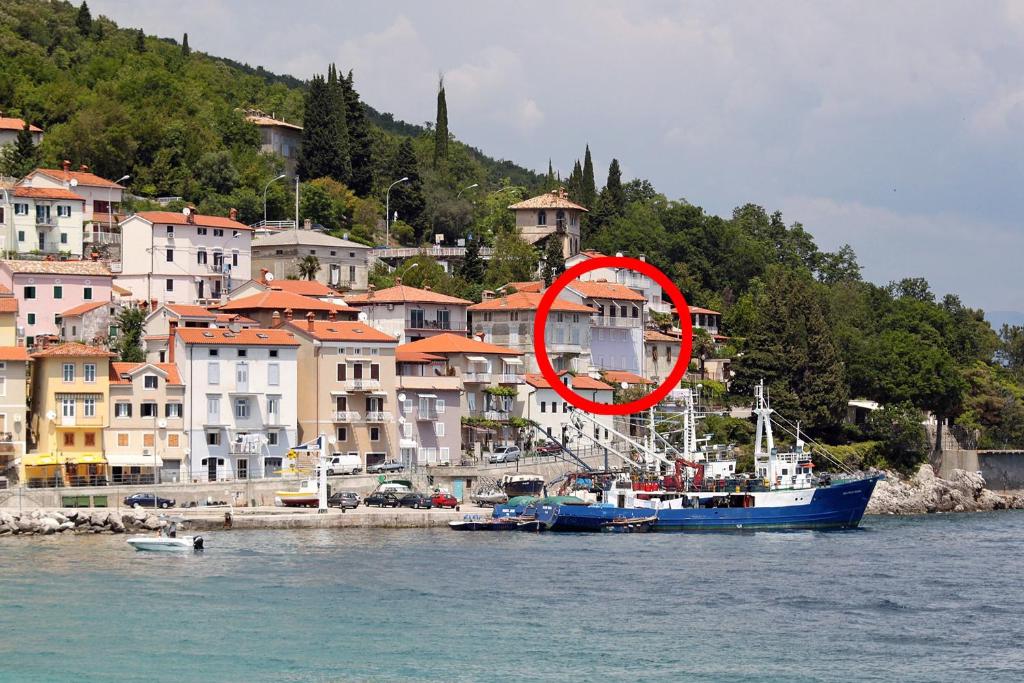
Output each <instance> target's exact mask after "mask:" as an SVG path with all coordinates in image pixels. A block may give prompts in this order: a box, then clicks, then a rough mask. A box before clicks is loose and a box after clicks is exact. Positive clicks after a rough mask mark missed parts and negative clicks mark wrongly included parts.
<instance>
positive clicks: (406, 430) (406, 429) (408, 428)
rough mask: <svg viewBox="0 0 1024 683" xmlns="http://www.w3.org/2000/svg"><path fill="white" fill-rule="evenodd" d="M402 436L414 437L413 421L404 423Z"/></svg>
mask: <svg viewBox="0 0 1024 683" xmlns="http://www.w3.org/2000/svg"><path fill="white" fill-rule="evenodd" d="M402 436H403V437H404V438H406V439H411V438H412V422H406V423H405V424H403V425H402Z"/></svg>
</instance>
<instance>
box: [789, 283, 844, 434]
mask: <svg viewBox="0 0 1024 683" xmlns="http://www.w3.org/2000/svg"><path fill="white" fill-rule="evenodd" d="M807 293H808V301H807V304H806V312H805V315H804V326H805V328H806V330H807V334H806V339H807V364H806V366H805V367H804V369H803V373H801V375H800V376H798V377H797V378H796V379H797V385H796V386H795V387H794V389H795V390H796V391H797V393H798V395H799V397H800V407H801V413H802V419H803V420H805V422H806V424H807V425H808V427H810V428H812V429H813V428H817V429H819V430H820V429H835V428H837V427H838V426H839V425H840V424H841V423H842V420H843V417H844V415H845V413H846V402H847V400H848V398H849V393H848V392H849V389H848V387H847V383H846V373H845V368H844V367H843V361H842V359H841V357H840V354H839V347H838V344H837V342H836V338H835V333H834V332H833V331H832V328H831V327H830V326H829V324H828V321H827V319H826V317H825V313H824V310H823V306H822V304H821V302H820V301H819V300H818V298H817V297H816V296H815V295H814V292H813V290H812V289H811V288H810V287H808V288H807Z"/></svg>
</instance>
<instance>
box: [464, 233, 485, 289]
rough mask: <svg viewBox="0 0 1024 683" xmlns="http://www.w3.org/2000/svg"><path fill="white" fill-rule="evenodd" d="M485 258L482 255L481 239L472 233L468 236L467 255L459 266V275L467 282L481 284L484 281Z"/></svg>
mask: <svg viewBox="0 0 1024 683" xmlns="http://www.w3.org/2000/svg"><path fill="white" fill-rule="evenodd" d="M484 270H485V266H484V260H483V259H482V258H481V257H480V240H479V239H476V238H474V237H473V236H472V235H469V236H468V237H466V255H465V257H463V259H462V264H461V265H460V266H459V276H460V277H462V279H464V280H466V281H467V282H472V283H474V284H481V283H482V282H483V281H484Z"/></svg>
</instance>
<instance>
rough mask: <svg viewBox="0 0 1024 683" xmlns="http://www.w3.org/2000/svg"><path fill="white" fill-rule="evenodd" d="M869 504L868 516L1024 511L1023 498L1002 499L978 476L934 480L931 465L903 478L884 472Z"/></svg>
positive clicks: (961, 474)
mask: <svg viewBox="0 0 1024 683" xmlns="http://www.w3.org/2000/svg"><path fill="white" fill-rule="evenodd" d="M885 476H886V478H885V479H884V480H883V481H880V482H878V484H877V485H876V486H875V492H874V494H873V495H872V496H871V501H870V502H869V503H868V508H867V511H866V514H869V515H918V514H926V513H936V512H987V511H990V510H1020V509H1024V495H1001V494H998V493H995V492H994V491H990V490H989V489H987V488H985V479H984V478H983V477H982V476H981V475H980V474H978V473H977V472H968V471H967V470H953V472H952V474H951V475H950V478H949V479H942V478H940V477H937V476H935V471H934V470H933V469H932V466H931V465H928V464H925V465H921V467H920V469H918V471H917V473H916V474H914V476H912V477H909V478H905V477H902V476H900V475H899V474H897V473H895V472H888V471H887V472H886V473H885Z"/></svg>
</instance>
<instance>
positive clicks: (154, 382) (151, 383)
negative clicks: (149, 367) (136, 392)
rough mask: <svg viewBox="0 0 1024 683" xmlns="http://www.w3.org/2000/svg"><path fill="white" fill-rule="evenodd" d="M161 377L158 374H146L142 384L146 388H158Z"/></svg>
mask: <svg viewBox="0 0 1024 683" xmlns="http://www.w3.org/2000/svg"><path fill="white" fill-rule="evenodd" d="M158 382H159V378H158V377H157V376H156V375H146V376H145V377H143V378H142V386H143V387H144V388H146V389H156V388H157V386H158Z"/></svg>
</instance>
